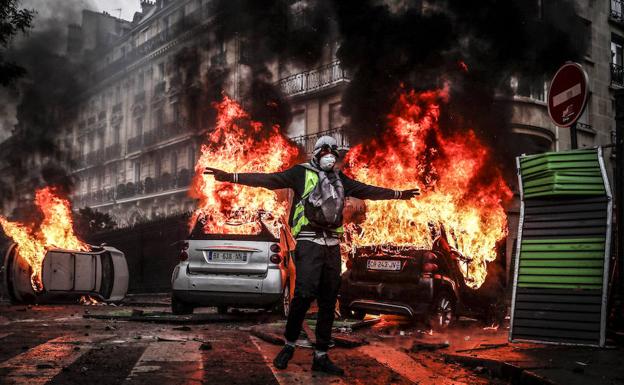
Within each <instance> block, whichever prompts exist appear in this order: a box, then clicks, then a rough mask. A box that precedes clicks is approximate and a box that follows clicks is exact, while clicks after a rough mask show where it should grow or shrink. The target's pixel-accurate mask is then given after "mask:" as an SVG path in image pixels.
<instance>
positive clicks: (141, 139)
mask: <svg viewBox="0 0 624 385" xmlns="http://www.w3.org/2000/svg"><path fill="white" fill-rule="evenodd" d="M188 132H190V129H189V128H188V125H187V124H186V123H185V122H170V123H164V124H161V125H159V126H158V127H156V128H155V129H153V130H151V131H147V132H145V133H143V135H141V136H135V137H134V138H130V139H128V153H132V152H136V151H139V150H141V149H142V148H143V147H149V146H153V145H156V144H158V143H161V142H164V141H166V140H169V139H171V138H175V137H176V136H178V135H182V134H184V133H188Z"/></svg>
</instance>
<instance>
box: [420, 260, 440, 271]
mask: <svg viewBox="0 0 624 385" xmlns="http://www.w3.org/2000/svg"><path fill="white" fill-rule="evenodd" d="M436 270H438V265H436V264H435V263H430V262H425V263H424V264H423V272H425V273H431V272H432V271H436Z"/></svg>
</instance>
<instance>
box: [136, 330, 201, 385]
mask: <svg viewBox="0 0 624 385" xmlns="http://www.w3.org/2000/svg"><path fill="white" fill-rule="evenodd" d="M201 345H202V342H199V341H187V340H185V341H158V342H151V343H150V344H149V345H148V346H147V349H145V351H144V352H143V354H142V355H141V357H140V358H139V359H138V360H137V362H136V363H135V364H134V367H133V368H132V371H131V372H130V374H129V375H128V377H127V378H126V382H128V381H133V380H136V379H137V377H141V375H142V374H146V373H153V372H159V371H161V369H164V366H166V364H167V363H181V362H184V363H189V364H192V365H194V366H195V368H194V369H195V370H193V371H194V372H196V373H201V372H202V371H203V360H202V354H201V350H200V346H201ZM187 374H188V373H187ZM187 380H188V382H185V383H192V382H197V383H201V379H193V378H187Z"/></svg>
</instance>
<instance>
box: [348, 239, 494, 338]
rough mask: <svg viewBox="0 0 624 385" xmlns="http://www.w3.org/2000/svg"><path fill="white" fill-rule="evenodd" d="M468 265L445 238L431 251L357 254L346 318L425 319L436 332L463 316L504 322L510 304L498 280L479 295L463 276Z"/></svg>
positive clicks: (388, 249)
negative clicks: (463, 266) (463, 265)
mask: <svg viewBox="0 0 624 385" xmlns="http://www.w3.org/2000/svg"><path fill="white" fill-rule="evenodd" d="M462 259H463V260H465V259H466V258H465V257H464V256H463V255H462V254H461V253H459V252H458V251H457V250H455V249H453V248H451V247H450V246H449V245H448V242H447V241H446V238H445V236H444V235H442V236H439V237H437V238H436V239H435V241H434V242H433V247H432V248H430V249H423V248H414V247H405V246H403V247H396V246H395V247H393V246H385V247H384V246H369V247H360V248H357V249H356V251H355V255H354V256H353V257H352V258H350V259H349V260H348V262H347V268H348V270H347V271H346V272H344V273H343V275H342V286H341V291H340V296H339V300H340V312H341V314H342V315H343V316H345V317H351V318H358V319H362V318H364V315H365V314H366V313H373V314H397V315H403V316H407V317H411V318H425V319H426V320H427V321H428V322H429V324H430V326H431V327H432V328H434V329H444V328H447V327H449V326H450V325H452V324H453V322H454V321H455V320H456V319H457V318H458V317H459V316H460V315H466V316H470V317H476V318H481V319H482V320H483V321H485V322H488V323H495V322H497V321H500V320H499V319H498V318H500V317H502V316H503V315H504V307H505V304H504V302H503V299H504V295H503V294H504V293H503V287H502V286H501V285H500V284H499V283H498V281H497V280H496V278H495V276H496V274H492V275H490V277H489V279H487V280H486V282H485V283H484V285H483V286H482V287H481V288H479V289H473V288H471V287H469V286H468V285H467V284H466V283H465V279H464V276H463V274H462V272H461V270H460V266H459V262H460V261H461V260H462ZM464 262H465V261H464ZM492 285H494V288H493V286H492Z"/></svg>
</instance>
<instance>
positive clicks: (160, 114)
mask: <svg viewBox="0 0 624 385" xmlns="http://www.w3.org/2000/svg"><path fill="white" fill-rule="evenodd" d="M164 122H165V113H164V111H163V109H162V108H159V109H157V110H156V111H154V124H153V127H154V128H156V129H158V128H160V127H162V125H163V124H164Z"/></svg>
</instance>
